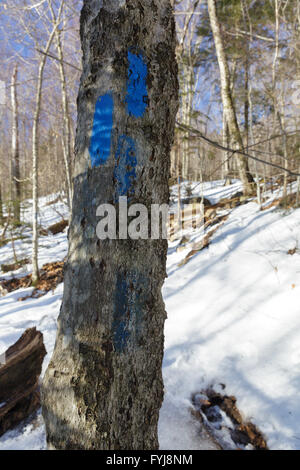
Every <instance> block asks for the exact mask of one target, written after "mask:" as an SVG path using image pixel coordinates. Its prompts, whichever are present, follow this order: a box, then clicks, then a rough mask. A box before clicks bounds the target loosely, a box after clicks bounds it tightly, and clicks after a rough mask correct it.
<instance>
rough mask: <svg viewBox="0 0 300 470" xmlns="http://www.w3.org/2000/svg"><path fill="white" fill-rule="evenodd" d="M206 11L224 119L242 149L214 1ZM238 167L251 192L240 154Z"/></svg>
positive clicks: (249, 174)
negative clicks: (211, 35)
mask: <svg viewBox="0 0 300 470" xmlns="http://www.w3.org/2000/svg"><path fill="white" fill-rule="evenodd" d="M207 4H208V12H209V18H210V24H211V29H212V33H213V37H214V42H215V48H216V54H217V59H218V64H219V69H220V80H221V95H222V103H223V108H224V113H225V115H226V121H227V125H228V129H229V133H230V138H231V141H232V146H233V147H234V148H235V149H238V150H242V149H243V147H244V146H243V139H242V136H241V133H240V129H239V126H238V122H237V117H236V112H235V108H234V103H233V98H232V93H231V89H230V73H229V67H228V63H227V58H226V55H225V49H224V44H223V38H222V33H221V27H220V23H219V20H218V17H217V9H216V1H215V0H207ZM237 159H238V169H239V175H240V179H241V181H242V183H243V188H244V193H245V194H251V193H252V192H253V181H254V180H253V177H252V175H251V173H250V171H249V165H248V161H247V159H246V158H245V157H243V156H242V155H237Z"/></svg>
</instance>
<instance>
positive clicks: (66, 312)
mask: <svg viewBox="0 0 300 470" xmlns="http://www.w3.org/2000/svg"><path fill="white" fill-rule="evenodd" d="M83 3H84V4H83V9H82V13H81V41H82V49H83V73H82V77H81V84H80V90H79V96H78V126H77V136H76V149H75V151H76V163H75V174H74V198H73V211H72V220H71V226H70V230H69V254H68V259H67V262H66V270H65V289H64V298H63V303H62V308H61V312H60V316H59V320H58V333H57V338H56V345H55V350H54V354H53V357H52V360H51V362H50V364H49V367H48V370H47V372H46V375H45V379H44V382H43V387H42V399H43V416H44V420H45V424H46V430H47V440H48V445H49V448H54V449H100V450H107V449H112V450H114V449H130V450H131V449H133V450H135V449H156V448H157V447H158V437H157V423H158V415H159V410H160V407H161V404H162V400H163V381H162V372H161V366H162V357H163V346H164V332H163V331H164V322H165V318H166V313H165V308H164V303H163V299H162V295H161V288H162V285H163V282H164V279H165V276H166V252H167V241H166V240H164V239H163V237H162V235H160V236H159V237H158V238H157V239H150V238H148V239H145V238H146V237H145V236H144V237H143V238H140V239H135V240H133V239H130V238H127V237H126V236H125V235H126V234H125V235H124V227H123V229H122V233H121V232H117V234H116V237H115V239H111V238H114V237H110V238H107V239H105V240H103V239H102V240H101V239H98V238H97V236H96V226H97V222H99V219H98V218H97V217H96V213H97V214H99V210H98V211H97V208H98V207H99V206H100V205H102V204H110V205H111V206H113V207H114V208H115V209H116V213H119V206H120V204H121V203H120V200H121V201H124V198H125V197H127V200H128V204H134V203H139V204H143V205H144V206H146V207H147V208H148V209H149V210H150V208H151V204H164V203H168V199H169V190H168V177H169V156H170V148H171V144H172V140H173V131H174V124H175V116H176V111H177V102H178V83H177V65H176V60H175V44H176V33H175V23H174V18H173V11H172V7H171V3H170V0H126V1H125V0H103V1H101V0H97V1H96V0H84V2H83ZM120 198H122V199H120ZM121 219H122V217H121ZM121 221H122V220H121ZM123 222H124V220H123ZM149 231H150V229H149ZM143 233H145V231H143Z"/></svg>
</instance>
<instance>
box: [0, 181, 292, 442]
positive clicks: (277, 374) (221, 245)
mask: <svg viewBox="0 0 300 470" xmlns="http://www.w3.org/2000/svg"><path fill="white" fill-rule="evenodd" d="M229 188H230V189H229ZM229 188H224V187H223V186H221V184H220V182H216V183H214V184H205V185H204V188H203V194H204V196H205V197H208V198H209V199H210V200H211V202H216V201H217V200H218V199H220V198H223V197H228V195H229V194H233V193H235V192H236V191H237V190H239V189H240V186H239V183H235V184H234V185H233V186H232V187H229ZM198 190H199V187H198V188H195V194H196V193H197V194H200V190H199V192H198ZM174 196H175V197H176V194H174ZM53 198H54V197H53ZM45 203H46V200H45V201H41V206H42V207H43V210H42V211H41V213H42V218H43V220H42V224H43V226H44V227H47V226H49V225H50V224H52V223H54V222H56V221H58V220H60V216H59V215H58V213H57V212H56V209H57V207H56V205H54V206H50V207H48V206H47V207H46V206H45V205H44V204H45ZM58 204H61V203H58ZM58 210H59V213H62V212H63V213H64V216H65V217H67V210H66V208H65V206H61V205H60V206H59V209H58ZM27 216H28V217H30V210H29V209H28V213H27ZM28 220H29V219H28ZM299 229H300V210H296V211H291V212H288V213H284V212H282V211H277V210H275V209H274V208H273V209H270V210H266V211H263V212H260V211H259V210H258V206H257V204H256V203H255V202H251V203H248V204H247V205H243V206H240V207H238V208H236V209H234V210H232V212H231V214H230V216H229V218H228V220H227V221H226V222H225V223H224V225H223V226H222V227H221V228H220V229H219V230H218V231H217V232H216V233H215V235H214V237H213V240H212V242H211V244H210V246H209V248H208V249H205V250H203V251H201V252H199V253H198V254H197V255H195V256H194V257H193V258H191V259H190V261H189V262H188V263H187V264H186V265H184V266H182V267H180V268H179V267H178V263H179V262H180V261H181V260H182V259H183V258H184V257H185V256H186V254H187V253H188V251H189V250H188V249H187V250H185V251H180V252H177V251H176V243H172V244H170V248H169V255H168V276H169V277H168V279H167V280H166V283H165V285H164V288H163V294H164V299H165V302H166V309H167V312H168V320H167V322H166V330H165V334H166V342H165V357H164V364H163V374H164V381H165V388H166V394H165V400H164V404H163V407H162V410H161V415H160V421H159V440H160V446H161V448H162V449H174V450H177V449H185V450H192V449H211V448H213V445H212V444H211V443H210V442H209V441H208V440H207V439H206V437H205V436H204V437H203V436H201V434H200V425H199V423H197V422H195V421H194V420H193V418H192V417H191V414H190V412H189V407H190V406H191V401H190V398H191V395H192V393H195V392H200V391H201V390H204V389H205V388H207V387H208V386H210V385H213V386H214V387H215V388H216V389H218V386H219V384H220V383H223V384H226V389H225V392H226V393H228V394H233V395H235V396H236V397H237V400H238V401H237V405H238V407H239V409H240V410H241V411H242V413H243V414H244V416H245V418H247V419H251V420H252V421H253V422H254V423H255V424H257V425H258V426H259V427H260V429H261V431H262V432H263V433H264V434H265V436H266V438H267V442H268V445H269V447H270V448H273V449H300V434H299V431H298V423H299V422H300V406H299V402H298V396H299V388H300V328H299V327H300V304H299V295H300V256H299V253H300V251H299V252H298V251H296V253H295V254H294V255H292V256H291V255H289V254H287V252H288V250H289V249H293V248H295V247H298V246H299V236H300V230H299ZM28 236H29V235H28ZM28 240H29V239H28ZM29 241H30V240H29ZM16 243H19V242H16ZM30 248H31V247H30V244H28V248H26V246H25V248H24V244H21V242H20V244H19V245H17V249H19V250H20V251H21V250H23V251H26V250H28V251H26V256H28V255H29V254H30ZM66 250H67V240H66V233H64V234H60V235H57V236H49V237H43V238H42V239H41V249H40V251H41V264H44V263H45V262H49V261H57V260H62V259H63V258H64V257H65V255H66ZM23 251H22V253H23ZM22 257H23V256H22ZM24 257H25V256H24ZM11 258H12V251H11V247H10V246H9V245H6V246H4V247H2V248H0V264H1V263H3V262H8V261H9V259H11ZM27 269H29V270H30V266H29V267H28V268H27ZM20 272H21V271H20ZM18 274H19V272H18ZM6 276H7V275H6ZM0 277H4V276H2V275H1V273H0ZM28 291H30V289H21V290H19V291H17V292H13V293H11V294H8V295H7V296H5V297H2V298H0V354H1V353H2V352H3V351H4V350H5V349H6V348H7V347H9V346H10V345H11V344H13V343H14V342H15V341H16V340H17V339H18V338H19V337H20V335H21V334H22V333H23V331H24V330H25V329H26V328H28V327H31V326H36V327H37V328H38V329H39V330H40V331H42V332H43V334H44V341H45V345H46V349H47V351H48V355H47V357H46V359H45V362H44V365H43V372H44V371H45V369H46V367H47V364H48V362H49V360H50V356H51V353H52V350H53V347H54V342H55V334H56V318H57V316H58V313H59V308H60V303H61V298H62V293H63V285H60V286H58V288H57V289H56V290H55V291H54V292H49V293H48V294H47V295H46V296H44V297H41V298H40V299H28V300H26V301H25V302H18V298H20V297H24V296H25V294H26V292H28ZM45 448H46V444H45V431H44V427H43V423H42V418H41V415H40V414H39V415H38V417H37V418H36V419H35V421H34V423H31V424H27V425H25V426H23V427H19V428H18V429H16V430H13V431H10V432H8V433H6V434H5V435H4V436H2V437H1V438H0V450H1V449H45Z"/></svg>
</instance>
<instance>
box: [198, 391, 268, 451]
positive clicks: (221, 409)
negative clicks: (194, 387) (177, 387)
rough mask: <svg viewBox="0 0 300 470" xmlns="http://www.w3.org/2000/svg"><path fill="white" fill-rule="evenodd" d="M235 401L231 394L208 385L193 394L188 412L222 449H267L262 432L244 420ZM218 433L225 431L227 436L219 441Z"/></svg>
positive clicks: (219, 434) (220, 437)
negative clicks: (190, 412)
mask: <svg viewBox="0 0 300 470" xmlns="http://www.w3.org/2000/svg"><path fill="white" fill-rule="evenodd" d="M236 402H237V400H236V398H235V397H234V396H228V395H222V394H221V393H217V392H215V391H214V390H213V389H212V388H209V389H207V390H204V391H202V392H200V393H195V394H193V396H192V403H193V409H192V414H193V416H194V417H195V418H196V419H197V420H198V421H200V422H201V424H202V426H204V427H205V428H206V430H207V432H208V433H209V434H210V435H211V436H212V439H213V440H214V441H216V442H218V444H219V445H220V447H221V448H222V450H230V449H236V450H246V449H247V450H248V449H249V450H250V449H252V450H268V446H267V442H266V439H265V437H264V436H263V434H262V432H261V431H260V430H259V429H258V427H257V426H256V425H255V424H253V423H252V422H250V421H246V420H244V418H243V416H242V414H241V412H240V411H239V409H238V407H237V404H236ZM222 435H227V436H228V437H229V440H228V439H226V442H225V441H223V439H222ZM229 441H231V444H230V442H229Z"/></svg>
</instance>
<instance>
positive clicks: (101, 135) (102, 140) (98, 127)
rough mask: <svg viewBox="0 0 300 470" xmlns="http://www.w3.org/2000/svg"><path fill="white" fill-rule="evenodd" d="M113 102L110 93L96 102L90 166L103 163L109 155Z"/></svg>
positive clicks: (90, 148)
mask: <svg viewBox="0 0 300 470" xmlns="http://www.w3.org/2000/svg"><path fill="white" fill-rule="evenodd" d="M113 111H114V102H113V97H112V95H110V94H107V95H103V96H100V97H99V98H98V100H97V102H96V106H95V114H94V123H93V130H92V137H91V142H90V147H89V152H90V156H91V162H92V167H93V168H94V167H97V166H100V165H104V163H106V162H107V160H108V158H109V156H110V148H111V133H112V128H113Z"/></svg>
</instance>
